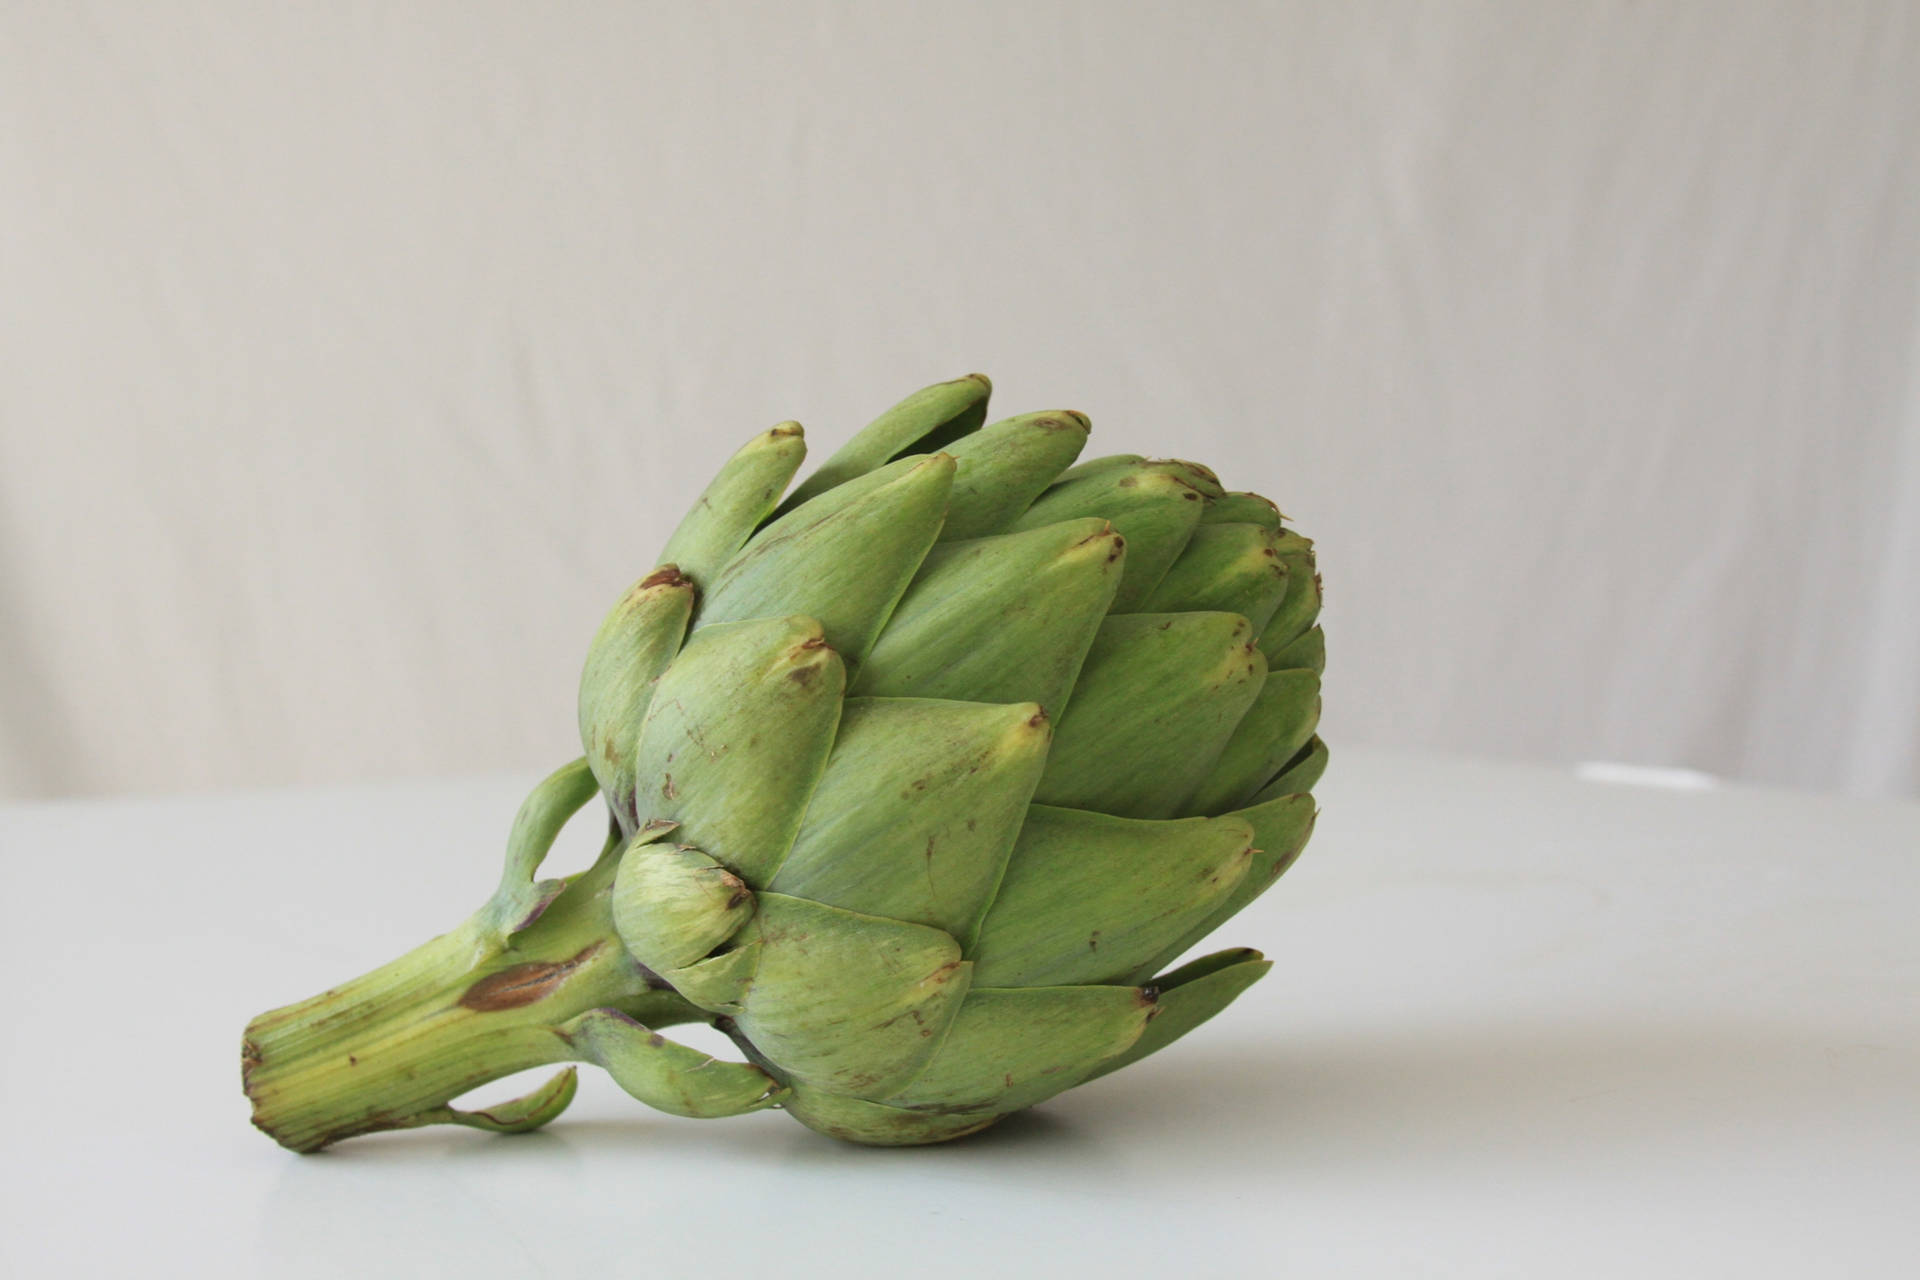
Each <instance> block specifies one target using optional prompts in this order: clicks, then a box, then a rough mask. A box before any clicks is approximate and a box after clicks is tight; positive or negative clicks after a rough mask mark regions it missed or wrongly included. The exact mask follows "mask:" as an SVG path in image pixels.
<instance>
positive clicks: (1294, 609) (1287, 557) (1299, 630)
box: [1260, 529, 1320, 658]
mask: <svg viewBox="0 0 1920 1280" xmlns="http://www.w3.org/2000/svg"><path fill="white" fill-rule="evenodd" d="M1276 546H1277V549H1278V551H1279V553H1280V559H1281V561H1282V562H1283V563H1284V564H1285V565H1286V566H1287V594H1286V596H1285V597H1284V598H1283V599H1282V600H1281V601H1280V607H1279V608H1278V609H1276V610H1274V614H1273V617H1271V618H1270V619H1268V620H1267V625H1266V628H1265V629H1264V630H1262V631H1261V632H1260V649H1261V651H1262V652H1263V653H1265V654H1266V655H1267V656H1268V657H1269V658H1272V657H1273V656H1274V655H1276V654H1279V653H1282V652H1284V651H1285V650H1286V648H1287V646H1288V645H1290V644H1292V643H1293V642H1294V641H1295V640H1298V639H1299V638H1300V637H1301V636H1302V635H1304V634H1306V631H1307V628H1309V627H1311V626H1312V625H1313V623H1314V619H1316V618H1318V617H1319V616H1320V575H1319V574H1318V573H1316V572H1314V558H1313V543H1312V542H1311V541H1310V540H1308V539H1306V538H1303V537H1301V536H1300V535H1299V534H1297V533H1295V532H1293V531H1292V530H1291V529H1288V530H1284V531H1282V532H1281V534H1280V538H1279V541H1278V543H1277V544H1276Z"/></svg>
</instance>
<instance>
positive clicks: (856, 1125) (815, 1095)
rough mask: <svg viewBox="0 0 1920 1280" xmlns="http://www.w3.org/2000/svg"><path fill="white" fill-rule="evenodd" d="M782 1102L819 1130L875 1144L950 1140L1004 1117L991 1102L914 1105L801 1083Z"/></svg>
mask: <svg viewBox="0 0 1920 1280" xmlns="http://www.w3.org/2000/svg"><path fill="white" fill-rule="evenodd" d="M780 1105H781V1106H782V1107H783V1108H785V1109H786V1112H787V1114H788V1115H790V1116H792V1117H794V1118H795V1119H796V1120H798V1121H800V1123H802V1124H804V1125H806V1126H807V1128H809V1129H812V1130H814V1131H815V1132H817V1133H824V1134H826V1135H827V1136H828V1137H830V1138H839V1139H840V1140H841V1141H843V1142H860V1143H865V1144H866V1145H868V1146H873V1147H914V1146H919V1145H921V1144H923V1143H928V1142H946V1141H949V1140H950V1139H953V1138H959V1137H964V1136H966V1135H967V1134H969V1133H976V1132H978V1131H979V1130H981V1129H984V1128H986V1127H987V1126H988V1125H990V1124H992V1123H993V1122H994V1121H996V1120H998V1119H999V1118H1000V1112H999V1111H997V1110H995V1109H993V1108H991V1107H987V1108H984V1109H981V1110H977V1111H909V1110H907V1109H906V1108H904V1107H890V1106H888V1105H886V1104H885V1103H883V1102H869V1101H867V1100H866V1099H864V1098H849V1097H846V1096H844V1095H842V1094H836V1093H829V1092H826V1091H825V1090H822V1089H810V1088H808V1087H807V1086H806V1085H804V1084H797V1083H796V1084H795V1085H794V1086H793V1092H792V1093H790V1094H788V1095H787V1096H786V1098H784V1099H782V1101H781V1103H780Z"/></svg>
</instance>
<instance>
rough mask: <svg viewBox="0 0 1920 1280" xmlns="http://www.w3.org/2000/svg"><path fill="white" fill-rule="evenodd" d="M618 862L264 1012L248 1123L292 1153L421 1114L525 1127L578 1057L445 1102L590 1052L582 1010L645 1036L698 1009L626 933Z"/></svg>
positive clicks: (253, 1055) (244, 1055)
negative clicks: (516, 922)
mask: <svg viewBox="0 0 1920 1280" xmlns="http://www.w3.org/2000/svg"><path fill="white" fill-rule="evenodd" d="M610 871H611V867H610V866H608V867H605V868H602V867H596V868H594V870H593V871H590V872H587V873H586V874H585V875H583V876H581V877H578V878H577V879H576V881H575V882H574V883H572V884H570V885H569V886H568V889H567V892H566V893H564V894H563V895H561V896H560V898H559V900H558V901H556V902H554V903H553V904H552V909H551V910H548V911H545V912H543V913H542V915H541V916H540V918H539V920H538V922H537V923H533V924H531V926H530V927H529V928H527V929H526V930H525V931H524V932H518V933H509V932H507V931H505V930H502V929H500V928H499V927H498V926H497V924H496V923H495V919H496V918H497V913H496V912H492V911H490V910H486V909H483V910H482V911H480V912H478V913H476V914H475V915H474V916H473V917H472V918H470V919H469V920H467V921H466V922H464V923H463V924H461V925H460V926H459V927H458V928H456V929H454V930H452V931H451V932H448V933H446V934H443V935H441V936H440V937H437V938H434V939H433V940H431V941H429V942H427V943H425V944H424V945H422V946H420V947H417V948H415V949H414V950H412V951H410V952H408V953H407V954H406V955H403V956H401V957H400V958H398V959H396V960H394V961H391V962H390V963H388V964H386V965H383V966H381V967H380V968H378V969H375V970H373V971H372V972H370V973H368V974H365V975H363V976H362V977H359V978H356V979H354V980H353V981H351V982H348V983H345V984H342V985H341V986H338V987H334V988H331V989H329V990H327V991H324V992H322V993H320V994H319V995H317V996H313V997H312V998H310V999H307V1000H303V1001H301V1002H299V1003H297V1004H292V1005H288V1006H286V1007H284V1008H281V1009H275V1010H272V1011H270V1012H268V1013H263V1014H261V1015H260V1016H259V1017H257V1018H255V1019H254V1020H253V1021H252V1022H251V1023H249V1024H248V1026H247V1030H246V1033H245V1037H244V1040H243V1041H242V1047H241V1076H242V1083H243V1085H244V1087H245V1090H246V1094H247V1097H248V1099H249V1100H250V1101H251V1102H252V1104H253V1123H254V1125H255V1127H257V1128H259V1129H260V1130H261V1131H262V1132H264V1133H266V1134H267V1135H268V1136H269V1137H271V1138H273V1140H274V1141H276V1142H278V1143H279V1144H280V1145H281V1146H283V1147H287V1148H288V1149H290V1150H293V1151H299V1152H313V1151H318V1150H320V1149H321V1148H323V1147H326V1146H329V1145H331V1144H333V1143H335V1142H338V1141H340V1140H341V1139H343V1138H349V1137H354V1136H357V1135H359V1134H365V1133H377V1132H380V1131H382V1130H388V1129H410V1128H417V1127H419V1126H421V1125H428V1124H461V1125H466V1126H469V1127H473V1128H480V1129H488V1130H492V1131H495V1132H524V1131H526V1130H528V1129H533V1128H538V1127H539V1126H540V1125H542V1124H544V1123H546V1122H547V1121H548V1120H551V1119H552V1118H553V1117H554V1116H557V1115H558V1114H559V1113H560V1112H561V1111H562V1110H564V1109H565V1108H566V1105H567V1104H568V1103H569V1102H571V1101H572V1098H573V1092H574V1074H573V1072H572V1070H571V1069H568V1070H567V1071H564V1072H562V1073H561V1074H560V1075H559V1076H556V1077H555V1078H554V1079H553V1080H552V1081H550V1082H548V1083H547V1084H546V1085H544V1086H542V1087H541V1088H540V1089H538V1090H536V1091H534V1092H533V1093H532V1094H529V1095H527V1096H525V1097H523V1098H519V1099H515V1100H514V1101H512V1102H509V1103H506V1104H503V1105H502V1106H499V1107H493V1108H489V1109H487V1110H485V1111H461V1110H456V1109H454V1108H453V1107H451V1106H450V1105H449V1104H450V1103H451V1102H452V1100H453V1099H455V1098H457V1097H459V1096H460V1095H461V1094H463V1093H466V1092H467V1091H468V1090H471V1089H474V1088H476V1087H478V1086H480V1085H483V1084H486V1083H488V1082H489V1081H492V1080H497V1079H499V1078H500V1077H502V1076H506V1075H511V1074H513V1073H514V1072H516V1071H523V1070H526V1069H528V1068H530V1067H538V1066H545V1065H548V1064H553V1063H561V1062H568V1061H576V1060H581V1059H582V1058H583V1056H584V1055H583V1054H582V1052H581V1051H580V1049H579V1047H578V1046H577V1045H576V1044H575V1038H574V1036H573V1035H572V1034H571V1028H569V1027H568V1026H567V1024H568V1023H569V1021H570V1020H572V1019H575V1018H578V1017H580V1016H581V1015H584V1014H587V1013H590V1012H593V1011H602V1010H611V1011H613V1014H614V1015H618V1016H620V1017H621V1018H623V1019H626V1020H631V1022H632V1023H633V1024H636V1025H641V1026H642V1027H643V1028H644V1029H645V1031H646V1032H648V1033H650V1032H651V1029H652V1028H656V1027H664V1026H673V1025H676V1024H679V1023H685V1022H689V1021H694V1020H697V1019H703V1018H705V1017H706V1016H707V1015H706V1014H704V1013H702V1012H701V1011H700V1010H699V1009H697V1008H695V1007H694V1006H692V1005H691V1004H689V1003H687V1001H685V1000H683V999H682V998H681V997H680V996H679V995H678V994H676V993H675V992H674V991H672V990H671V989H668V988H665V987H664V984H662V983H661V982H660V980H659V979H658V978H655V977H654V976H653V975H652V974H650V973H648V972H647V971H646V970H645V969H643V968H642V967H641V966H640V965H639V964H637V963H636V962H635V961H634V960H633V959H632V957H631V956H629V955H628V954H627V951H626V949H625V948H624V947H622V946H621V945H620V942H619V939H618V938H617V937H616V936H615V935H614V931H613V925H612V920H611V918H610V915H609V913H608V911H607V906H606V894H605V887H606V886H605V882H606V880H607V879H608V875H609V873H610ZM653 1038H654V1039H656V1040H657V1039H658V1037H657V1036H655V1037H653Z"/></svg>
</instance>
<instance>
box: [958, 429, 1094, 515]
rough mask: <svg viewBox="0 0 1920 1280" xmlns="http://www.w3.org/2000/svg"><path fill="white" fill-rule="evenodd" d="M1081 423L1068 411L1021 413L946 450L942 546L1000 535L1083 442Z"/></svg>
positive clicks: (1075, 453) (1084, 443)
mask: <svg viewBox="0 0 1920 1280" xmlns="http://www.w3.org/2000/svg"><path fill="white" fill-rule="evenodd" d="M1087 426H1088V423H1087V418H1086V415H1085V414H1082V413H1074V412H1073V411H1072V410H1058V411H1053V412H1048V413H1025V414H1021V415H1020V416H1019V417H1017V418H1007V419H1005V420H1004V421H1001V422H996V423H993V424H992V425H991V426H987V427H982V428H981V429H980V430H979V431H976V432H974V433H973V434H972V435H970V436H967V437H966V438H965V439H962V440H959V441H956V442H955V443H953V444H951V445H948V446H947V450H946V451H947V452H948V453H950V454H952V455H953V460H954V464H955V470H954V473H953V498H952V500H951V501H950V502H949V503H948V507H947V524H946V527H945V528H944V529H942V530H941V531H940V539H941V541H943V542H953V541H958V540H960V539H963V538H984V537H987V536H989V535H991V534H996V533H1004V532H1005V531H1006V529H1007V527H1008V526H1009V525H1011V524H1012V523H1013V521H1014V520H1015V518H1016V517H1018V516H1019V515H1020V513H1021V512H1023V511H1025V510H1026V509H1027V507H1028V506H1029V505H1031V504H1032V502H1033V500H1034V499H1035V498H1037V497H1039V496H1040V494H1041V492H1042V491H1043V490H1045V489H1046V487H1047V486H1048V485H1050V484H1052V483H1053V481H1054V480H1055V479H1056V478H1058V476H1059V475H1060V472H1061V471H1062V470H1064V469H1065V468H1066V467H1067V466H1068V465H1069V464H1071V463H1072V462H1073V460H1074V459H1075V458H1077V457H1079V456H1080V450H1081V449H1082V448H1084V447H1085V446H1086V443H1087Z"/></svg>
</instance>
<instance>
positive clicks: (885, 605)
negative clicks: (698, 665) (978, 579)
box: [699, 454, 954, 663]
mask: <svg viewBox="0 0 1920 1280" xmlns="http://www.w3.org/2000/svg"><path fill="white" fill-rule="evenodd" d="M953 469H954V464H953V459H952V458H950V457H948V456H947V455H945V454H935V455H934V456H932V457H926V458H904V459H902V460H901V461H899V462H896V463H893V464H891V465H889V466H886V467H882V468H881V469H880V470H878V471H875V472H873V473H871V474H869V475H865V476H862V477H860V478H859V479H858V480H855V481H851V482H849V483H847V484H845V485H842V486H840V487H839V488H838V489H835V490H834V491H832V492H831V493H828V494H825V495H823V496H822V497H820V498H818V499H816V500H815V501H813V502H809V503H807V504H806V505H804V506H802V507H800V508H798V509H796V510H794V511H792V512H790V513H789V514H787V515H784V516H781V517H779V518H778V519H776V520H774V522H773V523H772V524H769V525H767V526H766V527H765V528H764V529H762V530H760V532H759V533H757V534H755V535H754V536H753V540H752V541H750V542H748V543H747V545H746V547H745V548H744V549H743V550H742V551H741V552H740V553H739V554H738V555H736V556H735V557H734V558H733V559H732V560H730V561H728V562H727V567H726V568H725V569H722V570H721V571H720V575H719V577H718V578H717V579H715V581H714V585H713V590H712V591H711V592H710V593H708V595H707V598H706V600H705V601H704V603H703V604H702V606H701V609H700V620H699V625H700V626H702V627H705V626H708V625H710V624H713V623H719V622H731V621H737V620H740V619H748V618H766V617H778V616H782V615H786V614H800V615H804V616H806V617H810V618H817V619H819V621H820V625H821V627H822V628H823V629H824V630H825V631H826V635H827V642H828V643H829V644H831V645H832V646H833V647H834V648H835V649H837V650H839V651H840V653H841V654H842V655H843V656H844V657H845V658H846V660H847V661H848V662H849V663H858V662H859V661H860V659H862V658H863V657H865V656H866V653H867V650H868V649H870V648H872V647H873V642H874V639H875V638H876V637H877V636H878V635H879V634H880V628H881V627H882V626H884V625H885V624H886V621H887V618H888V617H889V616H890V615H891V614H892V613H893V608H894V605H896V604H897V603H899V600H900V595H901V593H902V592H904V591H905V590H906V589H907V584H908V583H909V582H911V581H912V580H913V575H914V574H915V573H916V572H917V571H918V570H919V568H920V562H921V561H922V560H923V559H925V558H926V554H927V551H928V549H929V548H931V547H932V546H933V541H934V539H935V538H936V537H938V536H939V533H940V526H941V523H942V521H943V520H944V519H945V517H946V510H947V496H948V494H949V492H950V491H951V489H952V486H953Z"/></svg>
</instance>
